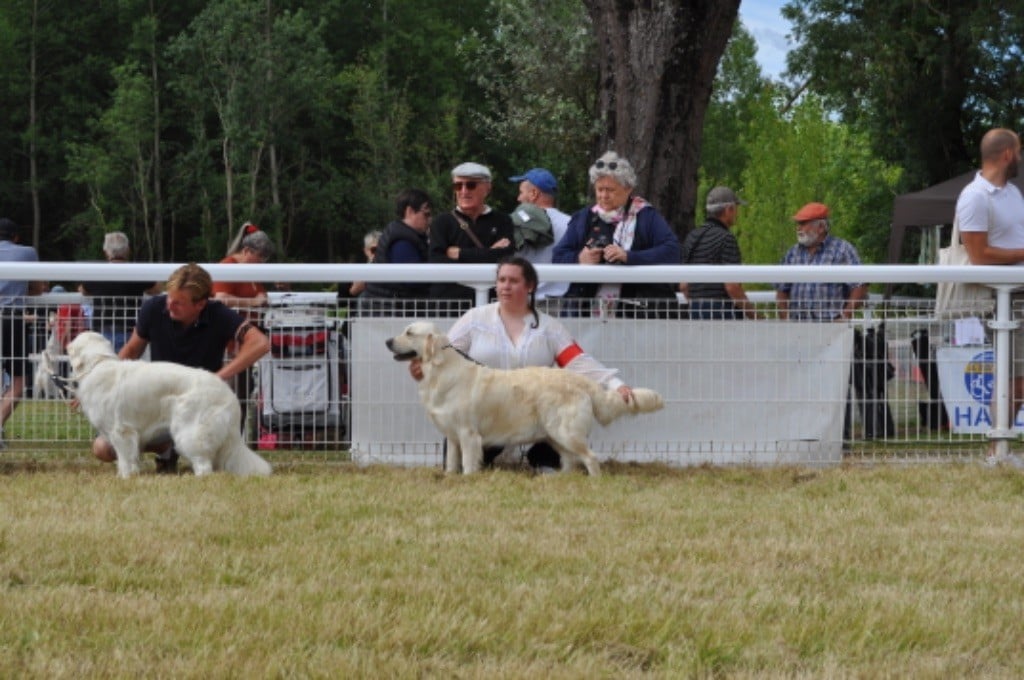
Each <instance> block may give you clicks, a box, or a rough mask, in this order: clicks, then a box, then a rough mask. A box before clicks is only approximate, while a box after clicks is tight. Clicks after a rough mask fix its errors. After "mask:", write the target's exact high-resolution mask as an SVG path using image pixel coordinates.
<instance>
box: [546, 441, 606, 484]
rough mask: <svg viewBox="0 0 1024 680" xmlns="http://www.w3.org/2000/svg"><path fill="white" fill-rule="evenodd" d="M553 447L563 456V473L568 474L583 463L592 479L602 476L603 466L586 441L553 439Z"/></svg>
mask: <svg viewBox="0 0 1024 680" xmlns="http://www.w3.org/2000/svg"><path fill="white" fill-rule="evenodd" d="M551 445H552V446H553V447H554V448H555V450H556V451H558V454H559V455H560V456H562V472H568V471H569V470H571V469H572V468H573V466H574V465H575V464H576V463H582V464H583V467H585V468H586V469H587V474H588V475H590V476H591V477H596V476H597V475H599V474H601V464H600V463H599V462H598V461H597V456H595V455H594V452H593V451H591V450H590V446H589V445H588V444H587V441H586V440H585V439H575V438H574V439H569V440H566V441H556V440H554V439H552V440H551Z"/></svg>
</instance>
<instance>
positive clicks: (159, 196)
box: [147, 0, 167, 262]
mask: <svg viewBox="0 0 1024 680" xmlns="http://www.w3.org/2000/svg"><path fill="white" fill-rule="evenodd" d="M149 14H150V16H152V17H156V16H157V14H156V7H154V5H153V2H152V0H150V3H149ZM156 41H157V31H156V29H155V28H154V29H153V31H152V33H151V34H150V40H149V62H150V70H151V75H152V81H153V85H152V87H153V228H152V231H151V232H150V233H151V236H150V235H147V238H148V239H150V241H151V242H150V244H149V259H150V261H155V262H166V261H167V258H166V256H165V254H164V199H163V188H162V185H163V169H162V164H161V162H160V154H161V149H160V132H161V127H162V121H161V116H160V66H159V61H158V58H157V43H156ZM154 241H155V243H154Z"/></svg>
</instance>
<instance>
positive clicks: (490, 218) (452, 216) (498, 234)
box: [430, 163, 515, 311]
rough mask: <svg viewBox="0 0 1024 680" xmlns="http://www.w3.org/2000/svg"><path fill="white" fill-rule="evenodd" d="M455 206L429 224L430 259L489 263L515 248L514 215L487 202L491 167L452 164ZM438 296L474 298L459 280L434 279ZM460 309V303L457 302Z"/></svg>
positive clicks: (433, 288) (433, 291) (432, 292)
mask: <svg viewBox="0 0 1024 680" xmlns="http://www.w3.org/2000/svg"><path fill="white" fill-rule="evenodd" d="M452 191H453V192H454V194H455V208H454V209H453V210H451V211H450V212H444V213H441V214H440V215H437V216H436V217H435V218H434V221H433V222H431V224H430V261H431V262H435V263H439V264H449V263H456V262H458V263H469V264H488V263H497V262H498V260H500V259H502V258H504V257H508V256H510V255H512V254H513V253H514V252H515V247H514V246H513V242H512V239H513V230H514V227H513V225H512V218H511V217H509V216H508V215H506V214H504V213H500V212H497V211H495V210H494V209H493V208H491V207H490V206H489V205H487V196H489V195H490V193H491V171H490V170H489V169H488V168H487V167H486V166H484V165H481V164H480V163H461V164H459V165H457V166H455V167H454V168H452ZM430 297H431V298H433V299H436V300H457V301H468V302H469V303H472V302H473V300H474V297H475V296H474V293H473V289H472V288H469V287H467V286H461V285H459V284H457V283H435V284H433V285H432V286H431V288H430ZM456 307H457V308H456V310H453V311H458V305H457V306H456Z"/></svg>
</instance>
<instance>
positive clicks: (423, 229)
mask: <svg viewBox="0 0 1024 680" xmlns="http://www.w3.org/2000/svg"><path fill="white" fill-rule="evenodd" d="M395 214H396V217H397V219H395V220H392V221H391V222H390V223H388V226H386V227H384V231H383V232H381V235H380V238H379V239H378V240H377V247H376V250H375V252H374V256H373V264H423V263H424V262H427V260H428V259H429V252H428V250H427V228H428V226H429V224H430V215H431V207H430V196H428V195H427V193H426V192H425V191H423V190H421V189H406V190H404V191H403V192H402V193H400V194H399V195H398V198H397V199H396V200H395ZM429 292H430V289H429V287H428V286H427V285H425V284H423V283H397V282H396V283H393V282H378V281H370V282H368V283H367V284H366V290H364V291H363V293H362V295H361V296H360V300H361V303H360V309H361V310H362V309H363V308H364V307H368V308H377V307H379V305H376V304H375V303H373V302H370V303H369V304H368V305H363V304H362V301H363V300H380V299H386V300H416V299H420V298H425V297H427V296H428V294H429Z"/></svg>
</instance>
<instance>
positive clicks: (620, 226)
mask: <svg viewBox="0 0 1024 680" xmlns="http://www.w3.org/2000/svg"><path fill="white" fill-rule="evenodd" d="M589 175H590V183H591V184H592V185H593V186H594V196H595V202H594V204H593V205H592V206H590V207H587V208H583V209H581V210H579V211H577V212H576V213H575V214H574V215H573V216H572V218H571V219H570V220H569V227H568V229H567V230H566V232H565V236H564V237H562V240H561V241H559V242H558V244H557V245H556V246H555V251H554V256H553V258H552V261H553V262H554V263H555V264H581V265H585V266H591V265H601V264H604V265H626V266H643V265H653V264H668V265H676V264H679V262H680V259H679V258H680V254H679V253H680V251H679V239H678V238H677V237H676V235H675V232H673V231H672V228H671V227H669V225H668V222H666V221H665V218H664V217H662V216H661V213H659V212H658V211H657V210H656V209H655V208H654V206H652V205H651V204H650V203H648V202H647V200H646V199H644V198H642V197H641V196H639V195H637V194H636V193H635V191H634V190H635V188H636V186H637V175H636V171H635V170H634V169H633V165H632V164H631V163H630V162H629V161H628V160H627V159H625V158H623V157H622V156H620V155H619V154H617V153H616V152H614V151H606V152H605V153H604V154H602V155H601V157H600V158H598V159H597V160H596V161H594V164H593V165H591V166H590V172H589ZM565 297H567V298H569V297H576V298H594V297H597V298H600V300H601V301H602V305H601V306H600V307H599V309H602V310H604V309H610V308H614V309H615V310H616V312H615V313H616V315H619V316H638V317H639V316H642V317H649V316H664V314H663V312H664V311H665V310H666V309H668V308H670V307H671V306H673V305H676V304H677V303H676V297H675V290H674V289H673V286H671V285H670V284H668V283H664V284H662V283H625V284H623V283H618V282H615V280H614V274H613V273H612V272H609V276H608V279H607V282H606V283H601V284H596V283H594V284H579V283H576V284H573V285H572V286H571V287H570V288H569V292H567V293H566V294H565ZM619 299H623V300H630V301H631V303H633V304H629V305H624V304H618V303H616V302H615V301H616V300H619ZM583 307H590V305H584V306H583ZM629 310H632V311H629ZM652 310H654V314H651V313H650V312H651V311H652ZM580 311H581V312H582V313H583V314H586V309H581V310H580Z"/></svg>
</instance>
